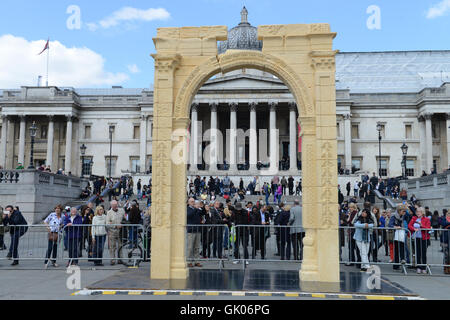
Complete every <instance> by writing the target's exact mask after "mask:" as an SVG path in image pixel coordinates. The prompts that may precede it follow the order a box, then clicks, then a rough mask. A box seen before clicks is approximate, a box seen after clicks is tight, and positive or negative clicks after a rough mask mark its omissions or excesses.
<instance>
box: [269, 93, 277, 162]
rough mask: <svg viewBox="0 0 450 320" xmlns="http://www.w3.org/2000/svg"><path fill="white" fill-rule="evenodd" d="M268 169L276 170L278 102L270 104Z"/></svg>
mask: <svg viewBox="0 0 450 320" xmlns="http://www.w3.org/2000/svg"><path fill="white" fill-rule="evenodd" d="M269 106H270V127H269V128H270V132H269V136H270V168H271V169H272V170H273V169H278V166H279V164H278V148H279V145H278V141H277V137H278V134H277V106H278V102H270V103H269Z"/></svg>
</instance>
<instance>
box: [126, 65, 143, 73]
mask: <svg viewBox="0 0 450 320" xmlns="http://www.w3.org/2000/svg"><path fill="white" fill-rule="evenodd" d="M127 67H128V71H130V72H131V73H139V72H141V70H140V69H139V68H138V66H137V65H136V64H130V65H128V66H127Z"/></svg>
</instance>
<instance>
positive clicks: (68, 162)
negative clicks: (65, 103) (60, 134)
mask: <svg viewBox="0 0 450 320" xmlns="http://www.w3.org/2000/svg"><path fill="white" fill-rule="evenodd" d="M66 118H67V131H66V158H65V169H64V171H65V172H66V174H69V172H72V126H73V119H72V116H66Z"/></svg>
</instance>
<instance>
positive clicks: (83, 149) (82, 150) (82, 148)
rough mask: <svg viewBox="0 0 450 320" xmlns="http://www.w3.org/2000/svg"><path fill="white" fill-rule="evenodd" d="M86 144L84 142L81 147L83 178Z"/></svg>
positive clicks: (82, 173) (82, 174)
mask: <svg viewBox="0 0 450 320" xmlns="http://www.w3.org/2000/svg"><path fill="white" fill-rule="evenodd" d="M86 149H87V147H86V145H85V144H84V143H83V144H82V145H81V147H80V152H81V178H84V156H85V154H86Z"/></svg>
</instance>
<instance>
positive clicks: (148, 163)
mask: <svg viewBox="0 0 450 320" xmlns="http://www.w3.org/2000/svg"><path fill="white" fill-rule="evenodd" d="M147 172H148V173H152V156H148V157H147Z"/></svg>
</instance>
